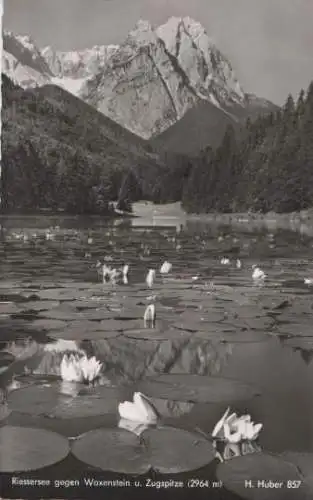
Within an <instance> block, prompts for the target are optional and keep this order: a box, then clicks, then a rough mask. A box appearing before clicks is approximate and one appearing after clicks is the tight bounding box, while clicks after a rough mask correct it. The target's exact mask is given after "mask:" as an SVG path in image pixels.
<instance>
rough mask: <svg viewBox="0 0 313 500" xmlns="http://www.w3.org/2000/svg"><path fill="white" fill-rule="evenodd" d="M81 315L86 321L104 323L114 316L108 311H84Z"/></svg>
mask: <svg viewBox="0 0 313 500" xmlns="http://www.w3.org/2000/svg"><path fill="white" fill-rule="evenodd" d="M81 314H83V316H84V318H85V319H88V320H90V321H106V320H110V319H113V318H114V316H115V314H114V313H113V312H112V311H109V310H108V309H97V310H95V309H90V310H84V311H82V313H81Z"/></svg>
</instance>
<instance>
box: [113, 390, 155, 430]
mask: <svg viewBox="0 0 313 500" xmlns="http://www.w3.org/2000/svg"><path fill="white" fill-rule="evenodd" d="M118 412H119V415H120V417H121V418H123V419H126V420H132V421H133V422H140V423H143V424H155V423H156V422H157V420H158V414H157V411H156V409H155V408H154V406H153V405H152V403H151V402H150V401H149V399H148V398H147V397H146V396H145V395H144V394H142V393H141V392H135V393H134V396H133V401H132V402H131V401H124V402H123V403H120V404H119V405H118Z"/></svg>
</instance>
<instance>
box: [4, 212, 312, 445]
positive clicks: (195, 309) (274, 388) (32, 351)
mask: <svg viewBox="0 0 313 500" xmlns="http://www.w3.org/2000/svg"><path fill="white" fill-rule="evenodd" d="M158 222H159V221H158ZM172 223H173V225H174V227H172V226H171V225H170V224H172ZM160 224H161V223H160ZM167 224H168V225H166V224H165V223H164V225H163V224H162V225H160V226H150V227H141V226H140V220H139V219H136V226H135V227H133V226H132V221H131V220H127V221H119V223H118V224H116V223H113V222H104V221H100V220H97V219H79V218H75V219H73V218H60V217H55V218H51V219H49V218H48V217H42V218H40V217H37V218H21V219H20V220H19V219H18V218H13V217H12V218H7V219H6V220H5V221H3V223H2V239H1V242H0V258H1V267H0V277H1V283H0V301H1V303H0V333H1V344H0V383H1V386H2V391H3V399H5V397H6V395H8V394H11V392H12V390H13V391H15V390H17V389H18V388H23V387H25V388H29V387H30V386H33V385H36V386H40V387H47V393H48V388H49V387H50V389H49V391H51V394H52V393H53V397H54V398H56V401H59V402H60V401H61V403H62V404H61V407H62V408H61V407H58V408H59V409H58V411H59V414H60V415H63V416H64V415H65V413H64V412H65V410H66V412H69V413H66V415H67V416H66V418H63V417H62V418H56V419H47V418H45V416H44V415H43V414H41V413H40V412H39V413H34V415H31V413H27V412H26V414H23V413H22V412H19V411H15V410H14V411H13V412H12V413H11V414H10V415H6V413H5V412H3V411H2V412H1V417H0V418H1V420H2V422H3V423H11V424H12V425H21V426H24V425H27V424H28V425H31V426H32V427H34V426H36V425H37V426H38V427H44V428H49V429H54V430H57V431H58V432H60V433H62V434H64V435H68V436H73V435H78V434H79V433H81V432H86V431H88V430H92V429H94V428H97V427H99V426H106V425H107V426H111V427H112V426H117V425H118V415H117V404H118V402H119V401H124V400H125V399H127V398H128V397H129V396H131V395H132V393H133V392H134V391H136V389H137V387H138V386H139V385H140V383H142V382H145V381H146V380H147V379H148V378H149V377H153V378H155V377H157V376H158V375H162V374H169V375H173V374H181V375H184V376H185V375H187V374H189V375H197V376H204V377H206V376H207V377H212V376H214V377H223V378H225V379H230V380H236V381H240V382H241V383H246V384H251V385H252V386H253V387H256V388H257V389H258V391H259V392H258V393H260V396H258V397H254V398H247V399H246V400H245V399H243V398H239V399H236V394H234V400H233V401H229V400H223V398H222V395H220V398H219V399H218V398H215V400H214V401H211V402H210V401H204V400H203V399H202V400H201V401H200V399H199V398H197V390H196V389H194V388H193V389H191V388H189V387H188V383H187V386H186V390H187V389H188V390H190V394H191V395H193V396H190V398H189V399H188V398H187V397H186V398H185V399H186V400H181V401H180V400H179V399H178V398H175V399H170V398H167V397H166V394H164V397H162V395H161V394H158V397H156V396H155V397H153V401H154V403H155V405H156V408H157V410H158V411H159V412H160V414H161V415H162V418H163V422H164V423H165V424H166V425H174V426H175V427H180V428H182V429H189V430H192V429H195V428H197V427H199V428H201V429H202V430H203V431H204V432H207V433H210V432H211V431H212V428H213V427H214V424H215V423H216V421H217V420H218V418H219V416H220V415H221V414H222V413H223V412H224V411H225V409H226V408H227V406H229V405H232V407H233V408H234V411H238V412H239V413H243V412H248V413H249V414H251V415H252V417H253V419H254V420H255V421H257V422H262V423H263V425H264V427H263V430H262V434H261V439H260V441H261V445H262V447H263V448H265V449H267V450H269V451H272V452H281V451H284V450H294V451H313V439H312V417H313V415H312V412H313V392H312V387H313V363H312V356H313V343H312V342H313V341H312V337H313V333H312V331H311V330H310V326H311V324H312V319H313V310H312V290H313V289H312V288H310V287H307V286H305V284H304V278H305V277H307V276H309V275H311V276H313V265H312V264H311V250H312V244H313V240H312V236H310V235H307V234H305V233H303V232H302V234H299V233H297V232H291V231H287V230H279V229H277V228H274V229H273V230H271V231H268V230H267V229H266V228H264V227H261V228H260V229H258V228H253V229H251V228H248V229H247V230H245V229H244V228H243V227H241V228H236V229H234V228H230V227H227V226H220V225H218V224H206V223H205V222H201V223H200V222H199V221H195V222H193V221H187V223H185V221H183V224H184V227H181V222H180V221H179V219H177V220H176V221H174V222H173V221H169V220H167ZM56 226H57V227H56ZM49 227H50V228H54V229H51V231H52V232H53V234H54V237H53V238H52V239H51V238H48V239H47V238H46V236H45V235H46V231H47V229H48V228H49ZM176 227H177V228H178V230H176ZM23 234H27V238H23V237H22V236H21V235H23ZM90 242H92V243H90ZM222 258H228V259H230V264H229V265H221V259H222ZM98 259H102V260H103V259H104V260H105V261H106V262H107V263H108V265H112V266H114V267H120V266H123V265H124V264H128V265H129V266H130V267H129V276H128V278H129V282H128V284H117V285H115V286H112V285H110V284H108V285H103V284H102V283H100V282H99V277H98V274H97V269H96V263H97V260H98ZM237 259H240V260H241V263H242V268H241V269H238V268H237V266H236V260H237ZM165 260H168V261H169V262H171V264H172V265H173V268H172V270H171V272H170V273H169V275H166V276H162V275H160V273H158V270H159V269H160V266H161V265H162V263H163V262H164V261H165ZM253 264H257V265H260V266H261V268H262V269H263V270H264V271H265V273H266V274H267V276H268V277H267V279H266V280H265V282H264V284H263V285H262V286H255V285H254V283H253V281H252V265H253ZM148 269H156V270H157V277H156V280H155V283H154V285H153V287H152V289H147V287H146V285H145V276H146V273H147V271H148ZM194 277H198V279H197V280H194V279H193V278H194ZM149 296H150V298H149V299H148V300H147V298H148V297H149ZM151 301H152V302H153V303H155V305H156V311H157V324H156V330H155V332H154V333H153V332H152V331H151V336H150V338H149V335H150V333H149V332H150V330H149V331H148V332H147V333H145V331H144V327H143V314H144V311H145V308H146V306H147V304H148V303H150V302H151ZM201 318H202V319H201ZM118 322H119V323H118ZM158 322H159V323H158ZM106 324H107V325H112V328H111V327H110V328H109V327H108V328H107V329H106V327H105V325H106ZM114 325H117V326H116V331H115V330H114V328H115V327H114ZM120 325H122V326H120ZM299 325H300V326H299ZM89 327H93V328H94V331H92V330H90V328H89ZM286 329H287V330H286ZM301 329H302V332H300V330H301ZM101 331H105V334H103V336H102V337H101ZM286 331H287V333H286ZM310 332H311V333H310ZM62 335H63V336H62ZM70 353H78V354H83V353H86V354H87V355H88V357H91V356H95V357H96V359H97V360H99V362H101V363H102V364H103V366H102V371H101V377H100V379H99V382H98V384H99V385H98V387H94V388H93V389H92V391H95V392H94V396H93V393H91V392H90V393H88V391H89V389H88V388H82V387H80V386H79V387H76V389H74V388H73V387H72V388H71V387H68V388H67V389H66V388H65V389H66V391H67V393H66V391H65V389H64V387H63V392H62V388H61V386H62V384H61V381H60V364H61V360H62V357H63V355H64V354H70ZM113 388H114V390H115V391H116V396H114V398H115V397H117V401H116V406H115V399H114V398H113V399H112V401H111V403H112V404H111V403H110V404H111V406H110V405H109V406H107V409H106V411H105V412H104V414H103V415H102V414H101V407H100V405H99V408H98V407H97V410H96V411H95V414H94V415H92V409H90V408H92V401H95V400H93V399H92V398H93V397H96V396H97V394H98V392H97V391H100V393H101V391H105V390H110V389H113ZM21 390H22V389H21ZM84 391H85V392H84ZM86 391H87V393H86ZM84 394H85V395H86V394H87V395H86V398H85V400H84V401H85V402H86V405H87V406H86V408H87V409H86V408H85V410H84V411H85V413H82V415H83V414H84V415H87V414H86V411H87V410H88V412H91V413H90V415H89V413H88V415H89V416H88V418H80V415H79V412H80V411H82V409H81V408H80V407H79V406H76V407H75V405H74V406H73V407H72V408H68V409H67V408H66V407H64V404H65V403H64V401H68V399H66V398H70V397H72V398H73V399H75V398H76V399H77V398H78V397H81V396H82V395H84ZM103 394H104V393H103ZM112 394H113V393H112ZM188 394H189V393H188ZM148 396H150V395H149V394H148ZM112 397H113V396H112ZM64 398H65V399H64ZM88 398H89V399H88ZM89 401H90V403H89ZM3 404H4V403H3ZM45 404H47V403H45ZM58 404H59V403H58ZM75 404H78V403H75ZM89 404H90V406H88V405H89ZM62 405H63V406H62ZM30 408H31V406H30ZM60 408H61V409H60ZM75 408H76V409H77V412H78V413H77V415H76V417H77V418H75V411H76V410H75ZM114 408H115V410H114ZM30 412H31V410H30ZM62 412H63V413H62ZM43 413H45V412H43Z"/></svg>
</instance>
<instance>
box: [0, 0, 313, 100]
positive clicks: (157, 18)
mask: <svg viewBox="0 0 313 500" xmlns="http://www.w3.org/2000/svg"><path fill="white" fill-rule="evenodd" d="M173 15H174V16H187V15H188V16H190V17H192V18H194V19H195V20H196V21H199V22H201V23H202V25H203V26H204V28H205V29H206V31H207V32H208V34H209V36H210V37H211V38H212V39H213V40H214V42H215V43H216V45H217V46H218V48H219V49H220V50H221V51H222V52H223V53H224V54H225V55H226V56H227V58H228V59H229V60H230V62H231V64H232V66H233V68H234V70H235V72H236V74H237V77H238V79H239V81H240V83H241V85H242V86H243V88H244V90H245V91H246V92H252V93H255V94H257V95H258V96H259V97H265V98H267V99H270V100H272V101H273V102H275V103H277V104H282V103H283V102H284V101H285V99H286V97H287V95H288V94H289V93H292V94H293V95H294V96H295V97H296V96H297V95H298V93H299V91H300V89H301V88H302V87H303V88H305V89H306V88H307V87H308V85H309V83H310V81H311V80H313V0H4V16H3V27H4V29H7V30H11V31H13V32H15V33H16V34H27V35H30V36H31V37H32V38H33V39H34V41H35V42H37V44H38V45H39V46H41V47H43V46H46V45H51V46H52V47H53V48H55V49H59V50H74V49H83V48H89V47H92V46H93V45H101V44H104V45H106V44H110V43H120V42H122V41H123V39H124V38H125V37H126V35H127V33H128V32H129V31H130V30H131V29H132V28H133V27H134V26H135V24H136V22H137V21H138V20H139V19H147V20H149V21H150V22H151V24H152V25H156V26H157V25H159V24H161V23H164V22H165V21H166V20H167V19H168V18H169V17H171V16H173Z"/></svg>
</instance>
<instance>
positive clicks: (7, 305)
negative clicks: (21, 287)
mask: <svg viewBox="0 0 313 500" xmlns="http://www.w3.org/2000/svg"><path fill="white" fill-rule="evenodd" d="M19 312H20V309H19V308H18V307H17V305H16V304H14V302H0V314H8V315H11V314H18V313H19Z"/></svg>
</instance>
